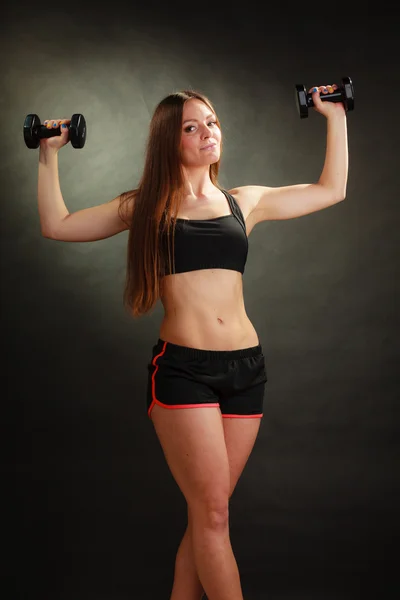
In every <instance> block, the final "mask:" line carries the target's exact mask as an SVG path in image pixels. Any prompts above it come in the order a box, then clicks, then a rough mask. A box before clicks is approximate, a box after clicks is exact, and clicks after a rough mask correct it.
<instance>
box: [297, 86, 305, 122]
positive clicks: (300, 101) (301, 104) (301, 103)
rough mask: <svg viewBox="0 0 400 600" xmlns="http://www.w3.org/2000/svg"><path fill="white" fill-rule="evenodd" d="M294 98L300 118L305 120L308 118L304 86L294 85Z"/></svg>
mask: <svg viewBox="0 0 400 600" xmlns="http://www.w3.org/2000/svg"><path fill="white" fill-rule="evenodd" d="M295 97H296V104H297V110H298V112H299V115H300V118H301V119H305V118H306V117H307V116H308V105H307V90H306V86H305V85H302V84H301V83H297V84H296V91H295Z"/></svg>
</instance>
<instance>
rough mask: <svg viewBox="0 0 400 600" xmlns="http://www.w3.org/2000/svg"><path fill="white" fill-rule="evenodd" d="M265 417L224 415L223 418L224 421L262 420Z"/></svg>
mask: <svg viewBox="0 0 400 600" xmlns="http://www.w3.org/2000/svg"><path fill="white" fill-rule="evenodd" d="M262 416H263V415H262V414H261V415H223V414H221V417H223V418H224V419H227V418H229V419H260V418H261V417H262Z"/></svg>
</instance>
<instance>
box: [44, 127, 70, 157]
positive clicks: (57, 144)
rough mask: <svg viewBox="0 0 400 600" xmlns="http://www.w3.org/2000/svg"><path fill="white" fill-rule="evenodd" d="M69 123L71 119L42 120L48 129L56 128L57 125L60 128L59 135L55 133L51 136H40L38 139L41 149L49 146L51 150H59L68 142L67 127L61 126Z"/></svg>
mask: <svg viewBox="0 0 400 600" xmlns="http://www.w3.org/2000/svg"><path fill="white" fill-rule="evenodd" d="M70 123H71V119H49V120H46V121H44V122H43V125H45V126H46V127H47V128H48V129H57V127H60V128H61V135H55V136H54V137H51V138H42V139H41V140H40V148H41V149H43V150H47V149H49V148H51V149H52V150H57V151H58V150H60V148H62V147H63V146H65V145H66V144H68V142H69V129H68V127H65V128H63V127H62V125H63V124H64V125H69V124H70Z"/></svg>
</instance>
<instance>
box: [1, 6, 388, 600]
mask: <svg viewBox="0 0 400 600" xmlns="http://www.w3.org/2000/svg"><path fill="white" fill-rule="evenodd" d="M351 11H354V14H353V15H351ZM394 11H395V5H393V8H392V9H390V8H388V7H386V6H385V5H384V4H382V3H381V2H380V3H378V5H377V6H374V7H369V6H368V5H366V4H363V5H360V6H357V5H354V4H351V5H350V4H347V5H345V4H344V3H337V2H336V3H301V4H297V5H295V6H294V7H291V8H290V7H289V5H287V6H286V5H284V4H283V3H281V5H280V6H279V7H278V6H274V5H272V6H271V7H269V6H268V5H267V4H259V5H258V8H257V7H256V6H252V4H251V3H249V2H246V3H241V4H237V5H236V6H233V5H226V6H217V5H214V4H212V3H199V2H196V3H184V4H181V5H180V4H177V3H165V4H163V5H159V4H155V3H154V2H145V3H144V4H143V5H140V6H137V5H136V4H135V3H131V4H129V5H128V4H127V6H125V5H124V4H122V3H121V2H119V1H116V2H112V3H111V4H110V5H103V7H102V6H101V5H100V4H94V3H93V4H89V3H87V2H69V3H63V4H55V3H50V2H41V1H39V2H37V3H35V4H31V3H27V2H26V1H25V2H18V3H9V4H8V6H6V9H5V12H4V14H3V25H2V41H1V55H2V59H1V61H2V76H3V85H2V94H1V106H2V117H3V119H2V137H3V140H2V160H1V164H0V169H1V171H0V172H1V184H2V185H1V192H2V218H1V259H2V279H1V281H2V317H3V327H2V333H3V336H2V337H3V348H4V349H5V351H6V357H5V359H3V365H4V366H3V374H4V379H3V381H4V382H5V383H4V385H5V389H6V392H7V394H6V401H5V403H4V407H5V409H6V410H5V413H4V421H3V422H4V423H5V427H6V431H8V433H9V439H10V441H11V442H12V445H11V447H12V448H13V450H12V451H11V452H10V451H9V450H7V451H6V452H5V453H4V456H5V459H6V460H5V464H6V472H7V473H8V472H9V474H10V475H13V474H14V473H16V474H17V478H16V482H17V486H16V487H14V488H13V489H15V490H16V494H15V496H14V494H11V495H9V494H6V495H5V496H6V497H7V498H11V502H10V511H9V512H5V517H6V524H8V523H11V524H12V527H10V534H11V535H10V536H9V537H8V538H7V540H8V541H7V542H6V544H5V546H6V549H7V553H8V555H9V557H10V561H9V562H10V567H11V573H13V574H14V578H15V579H14V582H13V586H14V590H15V591H14V592H13V594H12V597H15V598H24V599H25V598H32V597H40V598H41V599H44V598H49V599H50V598H51V600H92V599H96V600H111V599H112V600H125V599H128V598H140V599H141V600H150V599H155V600H163V599H167V598H169V593H170V589H171V584H172V575H173V566H174V560H175V553H176V550H177V547H178V544H179V542H180V539H181V536H182V535H183V532H184V529H185V526H186V514H185V502H184V499H183V496H182V495H181V493H180V491H179V489H178V487H177V486H176V484H175V482H174V480H173V479H172V476H171V475H170V473H169V471H168V468H167V465H166V463H165V461H164V457H163V455H162V451H161V447H160V446H159V443H158V441H157V438H156V436H155V433H154V430H153V427H152V425H151V422H150V421H149V419H148V417H147V414H146V407H145V389H146V376H147V371H146V364H147V362H148V360H149V357H150V352H151V347H152V346H153V344H154V343H155V342H156V340H157V338H158V327H159V324H160V322H161V317H162V309H161V304H160V303H159V304H158V305H157V307H156V309H155V311H154V312H153V313H152V314H151V315H147V317H145V318H142V319H140V320H133V319H132V318H131V317H130V316H129V315H128V314H126V312H124V310H123V307H122V291H123V283H124V276H125V252H126V242H127V236H128V234H127V232H124V233H123V234H120V235H119V236H116V237H114V238H110V239H107V240H104V241H99V242H95V243H89V244H85V243H76V244H68V243H61V242H55V241H51V240H47V239H44V238H42V237H41V235H40V227H39V217H38V212H37V167H38V151H36V150H28V149H27V148H26V147H25V145H24V142H23V137H22V125H23V121H24V118H25V116H26V114H27V113H30V112H34V113H37V114H38V115H39V117H41V119H42V120H44V119H46V118H70V116H71V115H72V114H73V113H75V112H81V113H83V114H84V115H85V117H86V120H87V125H88V137H87V143H86V146H85V148H84V149H83V150H74V149H73V148H72V147H71V145H68V146H67V147H66V148H63V149H62V152H61V153H60V157H59V162H60V181H61V188H62V192H63V196H64V200H65V202H66V204H67V207H68V209H69V210H70V211H71V212H73V211H75V210H79V209H81V208H85V207H89V206H93V205H95V204H99V203H102V202H106V201H107V200H110V199H111V198H113V197H115V196H117V195H118V194H119V193H121V192H122V191H125V190H128V189H132V188H134V187H135V186H136V185H137V182H138V179H139V177H140V173H141V169H142V166H143V151H144V146H145V142H146V138H147V133H148V125H149V121H150V117H151V114H152V112H153V110H154V108H155V106H156V104H157V103H158V102H159V100H161V98H162V97H164V96H165V95H166V94H168V93H169V92H171V91H175V90H178V89H182V88H186V87H193V88H195V89H199V90H200V91H202V92H204V93H206V94H207V95H208V96H209V97H210V99H211V101H212V102H213V103H214V105H215V108H216V110H217V113H218V115H219V117H220V119H221V121H222V126H223V133H224V143H225V150H224V154H223V160H222V168H221V177H220V183H221V184H222V185H223V186H224V187H226V188H228V189H229V188H230V187H234V186H236V185H247V184H260V185H271V186H279V185H289V184H294V183H306V182H311V181H316V180H317V179H318V177H319V175H320V172H321V169H322V167H323V161H324V156H325V142H326V121H325V119H324V117H322V116H321V115H319V114H317V113H315V111H311V114H310V116H309V118H308V119H307V120H300V119H299V117H298V115H297V111H296V107H295V103H294V85H295V83H304V84H305V85H306V87H307V89H308V88H309V87H311V86H312V85H320V84H325V83H340V78H341V77H342V76H343V75H349V76H351V77H352V79H353V82H354V87H355V94H356V100H355V110H354V112H352V113H349V115H348V134H349V156H350V160H349V164H350V168H349V180H348V187H347V197H346V199H345V201H344V202H341V203H339V204H337V205H336V206H333V207H331V208H328V209H326V210H324V211H320V212H317V213H314V214H311V215H308V216H305V217H302V218H298V219H291V220H287V221H275V222H264V223H261V224H260V225H258V226H257V227H256V229H255V230H254V231H253V232H252V234H251V236H250V251H249V257H248V263H247V269H246V272H245V275H244V285H245V302H246V308H247V312H248V315H249V317H250V319H251V320H252V322H253V323H254V326H255V327H256V329H257V331H258V334H259V337H260V340H261V343H262V345H263V348H264V352H265V354H266V357H267V371H268V377H269V381H268V384H267V392H266V398H265V416H264V419H263V422H262V427H261V430H260V435H259V438H258V440H257V443H256V446H255V449H254V452H253V454H252V456H251V458H250V462H249V464H248V466H247V467H246V470H245V472H244V474H243V476H242V479H241V480H240V482H239V484H238V487H237V489H236V491H235V494H234V496H233V498H232V501H231V538H232V545H233V548H234V552H235V555H236V558H237V561H238V565H239V568H240V571H241V575H242V585H243V589H244V594H245V599H246V600H256V599H263V600H264V599H265V598H270V599H275V598H277V599H278V598H279V599H281V598H285V599H294V598H296V599H297V598H302V599H303V598H304V599H307V600H308V599H314V598H318V599H320V600H324V599H325V598H327V599H330V598H338V599H348V598H349V599H350V598H351V599H356V598H357V599H358V598H365V597H366V595H367V594H368V592H369V591H373V593H374V597H379V598H384V599H385V600H386V599H387V598H392V597H395V592H396V590H397V592H398V591H399V587H398V585H397V582H396V579H395V565H396V563H395V560H394V554H393V547H394V546H395V542H396V541H398V537H399V519H398V501H399V485H398V484H399V478H398V466H399V460H398V459H399V442H398V436H397V435H396V434H397V432H398V424H399V409H398V396H399V385H398V383H399V382H398V349H399V346H398V341H397V337H398V321H397V316H398V312H397V310H396V309H397V301H398V295H396V291H398V289H397V290H396V283H397V281H396V279H398V273H399V271H398V266H399V253H398V217H399V210H398V198H399V194H398V172H399V169H398V167H399V150H398V144H399V136H398V134H399V128H398V123H399V109H398V103H399V97H398V85H399V66H398V62H397V59H396V52H395V48H396V43H397V42H396V40H398V31H396V28H395V13H394ZM3 398H4V396H3ZM3 402H4V401H3ZM7 439H8V437H7ZM15 508H17V510H16V511H15ZM9 515H10V516H9Z"/></svg>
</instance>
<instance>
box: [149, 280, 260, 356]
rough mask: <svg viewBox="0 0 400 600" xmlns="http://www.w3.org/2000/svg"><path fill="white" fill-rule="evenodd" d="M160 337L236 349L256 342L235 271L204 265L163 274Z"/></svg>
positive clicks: (198, 345)
mask: <svg viewBox="0 0 400 600" xmlns="http://www.w3.org/2000/svg"><path fill="white" fill-rule="evenodd" d="M162 283H163V294H162V296H161V302H162V304H163V306H164V310H165V315H164V319H163V321H162V323H161V326H160V339H162V340H164V341H167V342H171V343H173V344H178V345H180V346H188V347H190V348H198V349H200V350H239V349H243V348H250V347H253V346H257V345H258V344H259V338H258V335H257V332H256V330H255V328H254V327H253V325H252V323H251V321H250V319H249V318H248V316H247V314H246V309H245V306H244V300H243V278H242V274H241V273H239V272H238V271H232V270H228V269H204V270H200V271H190V272H187V273H177V274H174V275H167V276H166V277H164V279H163V282H162Z"/></svg>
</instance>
